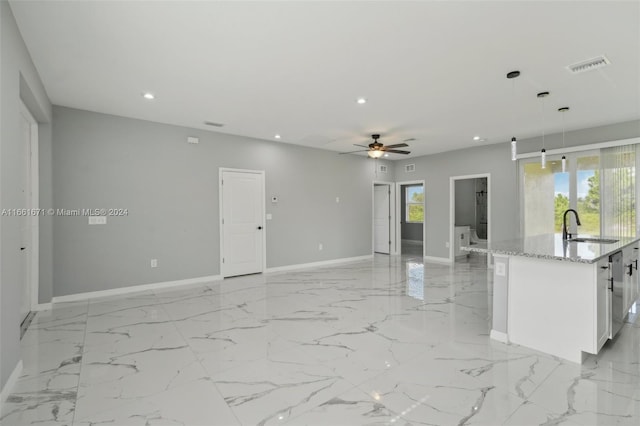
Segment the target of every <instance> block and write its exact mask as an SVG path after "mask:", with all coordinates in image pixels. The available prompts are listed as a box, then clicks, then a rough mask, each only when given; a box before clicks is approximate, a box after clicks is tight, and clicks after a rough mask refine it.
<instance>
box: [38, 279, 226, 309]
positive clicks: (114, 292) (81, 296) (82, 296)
mask: <svg viewBox="0 0 640 426" xmlns="http://www.w3.org/2000/svg"><path fill="white" fill-rule="evenodd" d="M221 279H222V275H210V276H208V277H199V278H189V279H186V280H177V281H164V282H160V283H151V284H142V285H134V286H130V287H121V288H113V289H110V290H100V291H90V292H87V293H77V294H69V295H67V296H57V297H54V298H53V299H52V300H51V302H52V303H61V302H77V301H81V300H87V299H93V298H96V297H107V296H119V295H122V294H128V293H138V292H141V291H147V290H158V289H161V288H170V287H180V286H183V285H190V284H204V283H208V282H211V281H220V280H221Z"/></svg>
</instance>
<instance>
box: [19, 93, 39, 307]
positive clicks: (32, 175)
mask: <svg viewBox="0 0 640 426" xmlns="http://www.w3.org/2000/svg"><path fill="white" fill-rule="evenodd" d="M19 106H20V114H21V115H22V116H23V117H25V118H26V119H27V121H28V122H29V126H30V135H31V138H30V140H29V146H28V147H26V148H28V149H29V151H30V153H31V155H30V158H29V160H27V161H26V162H25V166H26V167H28V169H29V170H28V173H26V176H27V182H25V183H26V185H27V188H28V189H29V190H30V191H31V193H30V194H29V195H27V197H26V202H27V205H26V208H27V209H31V210H36V211H39V207H40V181H39V178H40V173H39V169H38V167H39V163H40V161H39V155H38V141H39V138H38V122H37V121H36V119H35V118H34V116H33V114H32V113H31V111H29V108H27V106H26V105H25V104H24V102H22V100H21V101H20V102H19ZM21 143H24V141H22V140H21ZM27 220H28V224H27V229H28V234H29V235H28V236H27V241H28V242H29V247H28V250H27V271H26V272H27V276H26V277H25V278H26V280H27V285H28V286H29V289H30V299H31V300H30V301H29V306H30V309H31V311H32V312H33V311H35V310H37V308H38V300H39V292H40V286H39V283H40V216H39V215H37V214H31V215H27Z"/></svg>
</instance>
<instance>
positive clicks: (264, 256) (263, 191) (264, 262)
mask: <svg viewBox="0 0 640 426" xmlns="http://www.w3.org/2000/svg"><path fill="white" fill-rule="evenodd" d="M224 172H237V173H251V174H257V175H260V177H261V179H262V185H261V188H260V192H261V194H260V195H261V198H262V231H263V233H262V268H261V270H260V272H259V273H261V274H262V273H264V272H265V270H266V268H267V221H266V220H265V214H266V213H265V212H266V211H267V205H266V198H265V194H266V178H265V172H264V170H249V169H234V168H229V167H220V168H219V169H218V206H219V211H218V224H219V226H220V228H219V229H220V259H219V260H218V261H219V262H220V276H221V277H222V278H223V279H224V278H225V274H224V268H225V265H224V262H223V261H222V259H223V258H224V231H223V223H222V216H223V211H224V210H223V208H224V204H223V203H224V197H223V193H222V191H223V188H222V175H223V173H224Z"/></svg>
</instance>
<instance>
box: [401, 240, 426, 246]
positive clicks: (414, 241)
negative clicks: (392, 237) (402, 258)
mask: <svg viewBox="0 0 640 426" xmlns="http://www.w3.org/2000/svg"><path fill="white" fill-rule="evenodd" d="M402 244H408V245H410V246H421V245H422V241H420V240H402Z"/></svg>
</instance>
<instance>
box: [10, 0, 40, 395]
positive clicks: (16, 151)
mask: <svg viewBox="0 0 640 426" xmlns="http://www.w3.org/2000/svg"><path fill="white" fill-rule="evenodd" d="M0 21H1V25H0V43H1V45H0V99H1V106H0V208H2V209H10V208H17V207H21V206H23V205H24V195H23V193H22V191H21V189H20V188H19V187H18V185H17V184H16V179H15V176H19V175H20V174H21V173H24V171H25V167H26V164H25V161H24V158H23V157H22V152H23V144H22V134H21V129H20V121H19V111H20V109H19V108H20V99H22V100H23V101H24V103H25V104H26V105H27V107H28V108H29V110H30V111H31V112H32V114H33V115H34V116H35V118H36V119H37V120H38V121H39V122H40V123H39V133H40V149H41V151H44V155H43V158H42V159H41V160H42V161H43V162H45V163H46V162H47V161H48V160H47V152H46V151H47V147H49V146H50V145H51V131H50V125H49V123H50V122H51V120H50V118H51V105H50V103H49V100H48V98H47V94H46V92H45V90H44V88H43V86H42V83H41V81H40V78H39V76H38V73H37V71H36V69H35V67H34V65H33V63H32V61H31V57H30V56H29V52H28V51H27V49H26V46H25V45H24V41H23V40H22V37H21V36H20V32H19V31H18V28H17V26H16V23H15V20H14V17H13V13H12V12H11V8H10V7H9V5H8V3H7V2H6V0H0ZM48 167H50V162H49V165H47V166H44V169H45V176H44V177H41V178H42V179H45V178H46V169H47V168H48ZM41 172H42V170H41ZM40 186H41V188H40V190H41V193H42V195H43V197H44V198H45V200H48V199H50V197H51V192H50V191H49V190H48V188H47V184H46V182H40ZM42 205H46V203H43V202H42V200H41V206H42ZM47 223H48V224H50V223H51V222H46V221H45V222H44V223H43V224H41V231H42V232H43V234H41V235H40V239H41V244H42V245H44V246H45V247H46V246H47V244H49V243H50V241H46V239H47V238H48V234H47V233H48V232H50V230H51V228H50V227H48V226H47ZM20 246H21V233H20V219H19V218H16V217H9V216H2V218H1V219H0V271H1V272H0V387H4V385H5V383H6V381H7V379H8V377H9V375H10V374H11V373H12V371H13V370H14V368H15V367H16V365H17V363H18V361H19V359H20V330H19V326H20V313H19V308H20V301H21V297H22V278H21V277H22V271H21V270H20V264H21V263H20V258H19V256H20ZM41 260H42V263H41V271H40V274H41V279H42V281H41V283H42V288H41V293H43V298H46V297H47V290H50V289H51V282H50V281H48V280H50V278H51V269H50V266H51V265H50V264H49V263H48V260H47V257H46V256H44V257H42V259H41ZM41 300H42V298H41Z"/></svg>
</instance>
